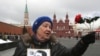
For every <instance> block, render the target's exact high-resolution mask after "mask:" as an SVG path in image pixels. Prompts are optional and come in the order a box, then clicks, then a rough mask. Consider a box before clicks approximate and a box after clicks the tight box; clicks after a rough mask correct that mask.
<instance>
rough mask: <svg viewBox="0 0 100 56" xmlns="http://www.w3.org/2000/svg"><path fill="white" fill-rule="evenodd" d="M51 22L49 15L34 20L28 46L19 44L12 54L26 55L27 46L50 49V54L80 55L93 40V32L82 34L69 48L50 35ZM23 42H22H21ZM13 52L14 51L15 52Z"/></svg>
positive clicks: (53, 55) (56, 55)
mask: <svg viewBox="0 0 100 56" xmlns="http://www.w3.org/2000/svg"><path fill="white" fill-rule="evenodd" d="M52 28H53V23H52V20H51V18H50V17H48V16H42V17H39V18H37V19H36V20H35V22H34V23H33V26H32V31H33V32H34V36H32V37H31V39H30V41H31V42H30V46H29V47H25V46H24V45H22V44H20V45H21V47H20V48H19V49H18V51H16V52H19V53H17V54H16V55H14V56H27V48H31V49H50V50H51V56H82V55H83V54H84V52H85V51H86V50H87V48H88V46H89V44H91V43H94V42H95V32H90V33H89V34H87V35H85V36H82V37H81V40H80V41H79V42H78V43H77V44H76V45H75V46H74V47H73V48H71V49H68V48H66V47H65V46H63V45H62V44H61V43H59V42H58V41H56V39H55V37H54V36H52V35H51V34H52ZM23 44H24V43H23ZM16 52H15V53H16Z"/></svg>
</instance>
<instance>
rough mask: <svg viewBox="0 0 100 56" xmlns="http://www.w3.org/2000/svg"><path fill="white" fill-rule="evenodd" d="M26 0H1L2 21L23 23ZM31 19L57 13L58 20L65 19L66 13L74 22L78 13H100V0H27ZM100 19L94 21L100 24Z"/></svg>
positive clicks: (0, 19) (0, 12)
mask: <svg viewBox="0 0 100 56" xmlns="http://www.w3.org/2000/svg"><path fill="white" fill-rule="evenodd" d="M25 4H26V0H0V21H3V22H7V23H18V24H20V23H22V22H23V19H24V11H25ZM27 4H28V12H29V20H30V23H31V24H32V23H33V21H34V20H35V19H36V18H37V17H39V16H44V15H46V16H50V17H51V18H52V17H53V14H54V13H55V14H56V16H57V18H58V20H59V19H65V15H66V13H68V15H69V20H70V22H72V23H73V21H74V18H75V15H76V14H79V13H80V14H82V16H83V17H86V16H94V15H100V0H27ZM99 22H100V20H98V21H97V22H95V23H94V25H95V24H96V26H99V25H100V23H99Z"/></svg>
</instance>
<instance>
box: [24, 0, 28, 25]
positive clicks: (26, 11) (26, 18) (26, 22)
mask: <svg viewBox="0 0 100 56" xmlns="http://www.w3.org/2000/svg"><path fill="white" fill-rule="evenodd" d="M28 21H29V17H28V7H27V0H26V5H25V14H24V25H25V26H28V25H29V22H28Z"/></svg>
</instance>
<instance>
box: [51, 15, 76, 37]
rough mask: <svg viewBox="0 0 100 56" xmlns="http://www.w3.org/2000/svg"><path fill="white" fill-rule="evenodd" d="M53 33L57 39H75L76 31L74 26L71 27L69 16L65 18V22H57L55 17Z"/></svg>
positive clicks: (54, 16)
mask: <svg viewBox="0 0 100 56" xmlns="http://www.w3.org/2000/svg"><path fill="white" fill-rule="evenodd" d="M53 33H54V34H55V35H56V36H57V37H73V36H74V30H73V26H71V25H69V18H68V14H66V16H65V20H64V22H63V20H59V21H57V18H56V15H55V14H54V15H53Z"/></svg>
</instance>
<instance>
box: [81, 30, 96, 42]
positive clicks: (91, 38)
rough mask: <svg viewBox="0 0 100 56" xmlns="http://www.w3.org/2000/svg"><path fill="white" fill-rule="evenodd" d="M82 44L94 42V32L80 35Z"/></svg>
mask: <svg viewBox="0 0 100 56" xmlns="http://www.w3.org/2000/svg"><path fill="white" fill-rule="evenodd" d="M82 41H83V43H84V44H90V43H94V42H95V32H90V33H89V34H87V35H85V36H83V37H82Z"/></svg>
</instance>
